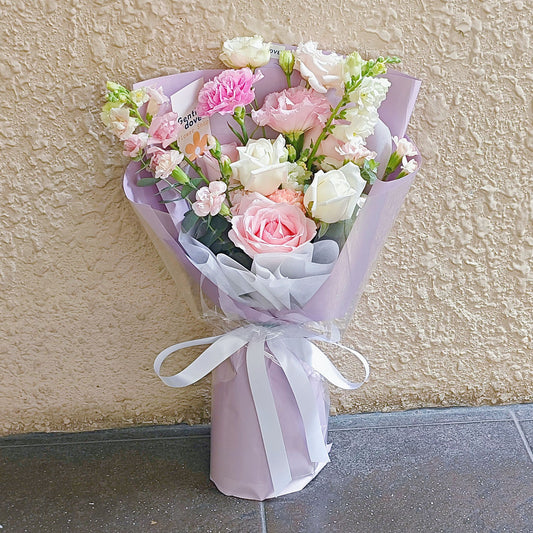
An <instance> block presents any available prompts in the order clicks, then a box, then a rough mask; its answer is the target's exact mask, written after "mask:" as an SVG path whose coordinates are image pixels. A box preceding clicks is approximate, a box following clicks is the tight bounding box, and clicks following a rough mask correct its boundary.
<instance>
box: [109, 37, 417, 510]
mask: <svg viewBox="0 0 533 533" xmlns="http://www.w3.org/2000/svg"><path fill="white" fill-rule="evenodd" d="M220 59H221V60H222V61H223V63H224V64H225V65H226V66H227V67H228V68H227V69H224V70H204V71H196V72H187V73H182V74H176V75H172V76H166V77H163V78H157V79H152V80H147V81H144V82H141V83H138V84H136V85H135V86H134V88H133V90H128V89H126V88H125V87H123V86H121V85H119V84H116V83H112V82H109V83H108V85H107V89H108V93H107V103H106V104H105V105H104V108H103V111H102V120H103V122H104V123H105V124H106V125H107V126H108V127H109V129H110V130H111V131H112V132H113V133H114V134H115V135H116V136H118V138H119V139H120V140H121V141H123V142H124V154H125V155H127V156H128V157H130V158H131V159H132V162H131V163H130V164H129V166H128V167H127V170H126V173H125V177H124V190H125V193H126V196H127V198H128V199H129V200H130V201H131V204H132V206H133V207H134V209H135V211H136V213H137V214H138V216H139V218H140V220H141V222H142V223H143V225H144V227H145V229H146V231H147V232H148V234H149V235H150V237H151V238H152V240H153V242H154V244H155V245H156V247H157V249H158V251H159V253H160V254H161V256H162V258H163V260H164V261H165V263H166V265H167V267H168V268H169V270H170V272H171V273H172V274H173V276H174V278H175V280H176V281H177V282H178V283H180V284H181V285H183V283H184V282H183V277H182V276H181V270H182V268H183V267H184V268H185V270H186V271H187V272H188V274H189V275H190V278H192V279H193V280H194V281H195V282H196V283H197V284H198V285H199V286H200V287H201V289H202V292H203V294H205V295H207V297H208V300H210V302H211V303H212V304H213V305H214V306H215V307H216V309H217V312H218V316H219V317H223V318H224V320H225V323H226V324H229V323H230V321H234V323H236V324H237V325H236V326H235V327H234V328H233V329H231V328H229V326H227V327H226V332H225V333H223V334H221V335H217V336H213V337H209V338H205V339H198V340H192V341H186V342H182V343H179V344H176V345H174V346H171V347H169V348H167V349H166V350H163V351H162V352H161V353H160V354H159V356H158V357H157V358H156V360H155V363H154V368H155V371H156V373H157V374H158V375H159V376H160V377H161V379H162V380H163V381H164V383H166V384H167V385H170V386H173V387H183V386H187V385H189V384H191V383H194V382H195V381H197V380H198V379H200V378H202V377H203V376H205V375H207V374H208V373H210V372H212V373H213V375H212V431H211V441H212V443H211V479H212V480H213V481H214V483H215V484H216V486H217V487H218V488H219V490H221V491H222V492H223V493H225V494H228V495H234V496H239V497H243V498H251V499H257V500H263V499H266V498H271V497H275V496H279V495H281V494H286V493H289V492H294V491H297V490H300V489H301V488H303V487H304V486H305V485H306V484H307V483H308V482H309V481H310V480H311V479H313V477H314V476H316V475H317V473H318V472H319V471H320V469H321V468H322V467H323V466H324V465H325V464H326V463H327V462H328V461H329V457H328V452H329V449H330V445H328V443H327V420H328V411H329V402H328V394H327V388H326V387H325V385H324V382H323V378H326V379H327V380H328V381H329V382H330V383H332V384H334V385H336V386H338V387H341V388H344V389H355V388H357V387H359V386H361V385H362V383H363V382H364V381H366V380H367V378H368V373H369V368H368V363H367V362H366V360H365V359H364V357H363V356H361V355H360V354H359V353H358V352H356V351H355V350H352V349H349V348H346V347H344V346H342V348H343V349H344V350H346V351H348V352H349V353H350V354H351V355H353V356H355V357H357V358H358V359H359V360H360V361H361V363H362V364H363V367H364V370H365V378H364V380H362V381H361V382H358V383H353V382H350V381H348V380H347V379H345V378H344V377H343V376H342V375H341V374H340V373H339V372H338V370H337V369H336V368H335V367H334V365H333V364H332V363H331V362H330V360H329V359H328V358H327V356H326V355H325V354H324V352H323V351H322V350H321V349H320V348H319V347H318V346H317V345H316V344H315V343H314V342H313V341H314V340H320V341H325V342H329V343H334V344H337V343H338V341H339V340H340V336H341V333H342V331H343V328H344V327H345V326H346V324H347V322H348V321H349V319H350V317H351V315H352V311H353V309H354V307H355V304H356V302H357V299H358V298H359V296H360V294H361V293H362V291H363V289H364V285H365V283H366V280H367V279H368V277H369V275H370V270H371V266H372V263H373V262H374V260H375V259H376V257H377V255H378V253H379V250H380V248H381V247H382V245H383V243H384V241H385V239H386V236H387V234H388V232H389V230H390V228H391V227H392V224H393V222H394V220H395V218H396V215H397V213H398V211H399V209H400V207H401V205H402V203H403V200H404V198H405V195H406V194H407V191H408V189H409V187H410V185H411V183H412V181H413V179H414V176H415V174H416V172H417V170H418V168H419V165H420V156H419V154H418V151H417V149H416V148H415V146H414V145H413V144H412V143H411V142H410V141H409V140H408V139H407V138H406V137H405V136H404V135H405V130H406V128H407V123H408V120H409V117H410V115H411V112H412V109H413V106H414V102H415V99H416V95H417V92H418V89H419V85H420V82H419V81H418V80H415V79H413V78H410V77H408V76H405V75H403V74H400V73H398V72H396V71H391V70H389V71H388V67H389V65H392V64H396V63H398V62H399V60H398V59H397V58H395V57H379V58H377V59H375V60H363V59H362V58H361V56H360V55H359V54H358V53H357V52H353V53H351V54H349V55H348V56H341V55H338V54H335V53H326V52H323V51H322V50H319V49H318V48H317V45H316V44H315V43H313V42H307V43H302V44H300V45H299V46H298V47H285V46H281V45H272V44H271V43H265V42H263V39H262V38H261V37H258V36H255V37H241V38H236V39H232V40H230V41H227V42H225V43H224V45H223V50H222V53H221V55H220ZM204 311H206V310H205V309H204ZM198 345H210V346H208V347H207V349H206V350H205V351H204V352H203V353H202V354H201V355H200V356H199V357H198V358H197V359H196V360H195V361H194V362H193V363H192V364H191V365H189V366H188V367H187V368H186V369H184V370H183V371H181V372H179V373H178V374H176V375H174V376H163V375H162V374H161V366H162V364H163V361H164V360H165V359H166V358H167V357H168V356H169V355H171V354H173V353H175V352H176V351H178V350H180V349H183V348H187V347H190V346H198ZM338 346H340V345H338Z"/></svg>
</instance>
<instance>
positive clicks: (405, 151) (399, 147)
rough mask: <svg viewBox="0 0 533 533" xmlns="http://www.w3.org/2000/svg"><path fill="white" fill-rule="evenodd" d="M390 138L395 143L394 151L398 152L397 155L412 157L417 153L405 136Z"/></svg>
mask: <svg viewBox="0 0 533 533" xmlns="http://www.w3.org/2000/svg"><path fill="white" fill-rule="evenodd" d="M392 140H393V141H394V144H395V145H396V153H397V154H398V157H404V156H408V157H412V156H414V155H416V154H417V153H418V152H417V151H416V148H415V145H414V144H413V143H411V142H409V141H408V140H407V139H406V138H405V137H403V138H402V139H398V137H396V136H394V137H393V138H392Z"/></svg>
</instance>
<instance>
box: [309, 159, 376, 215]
mask: <svg viewBox="0 0 533 533" xmlns="http://www.w3.org/2000/svg"><path fill="white" fill-rule="evenodd" d="M365 185H366V181H365V180H364V179H363V178H362V177H361V172H360V170H359V167H358V166H357V165H354V164H353V163H351V162H350V163H346V165H344V166H343V167H341V168H339V169H338V170H330V171H329V172H324V171H322V170H319V171H318V172H317V173H316V174H315V177H314V179H313V182H312V183H311V185H309V187H308V188H307V191H305V195H304V205H305V206H306V208H307V209H308V210H309V211H310V212H311V215H312V217H313V218H316V219H318V220H321V221H322V222H326V223H328V224H333V223H334V222H339V221H340V220H346V219H348V218H350V217H351V216H352V214H353V211H354V209H355V206H356V204H357V200H358V199H359V197H360V196H361V193H362V192H363V190H364V188H365Z"/></svg>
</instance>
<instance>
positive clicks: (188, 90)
mask: <svg viewBox="0 0 533 533" xmlns="http://www.w3.org/2000/svg"><path fill="white" fill-rule="evenodd" d="M203 85H204V79H203V78H200V79H198V80H196V81H193V82H192V83H189V85H186V86H185V87H183V89H180V90H179V91H178V92H175V93H174V94H173V95H171V97H170V102H171V104H172V111H174V113H176V114H177V115H178V122H179V123H180V124H181V125H182V126H183V129H182V130H181V133H180V135H179V137H178V141H177V142H178V146H179V148H180V150H181V151H182V152H183V153H184V154H185V155H186V156H187V157H188V158H189V159H190V160H191V161H194V160H195V159H196V158H197V157H198V156H199V155H202V154H203V152H204V150H205V149H206V147H207V136H208V135H211V126H210V124H209V118H208V117H199V116H198V113H197V112H196V106H197V105H198V92H199V91H200V89H201V88H202V87H203Z"/></svg>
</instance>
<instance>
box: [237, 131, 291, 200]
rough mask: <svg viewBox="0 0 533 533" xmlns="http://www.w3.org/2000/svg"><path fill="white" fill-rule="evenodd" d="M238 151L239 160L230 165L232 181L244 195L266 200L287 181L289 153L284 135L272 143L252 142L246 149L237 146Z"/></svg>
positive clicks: (261, 140) (264, 141)
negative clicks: (243, 189) (266, 197)
mask: <svg viewBox="0 0 533 533" xmlns="http://www.w3.org/2000/svg"><path fill="white" fill-rule="evenodd" d="M237 150H238V152H239V160H238V161H236V162H235V163H232V164H231V170H232V172H233V174H232V178H233V179H236V180H238V181H239V182H240V183H241V184H242V185H243V187H244V188H245V189H246V190H247V191H253V192H258V193H260V194H262V195H263V196H268V195H269V194H272V193H273V192H274V191H275V190H276V189H277V188H278V187H279V186H280V185H281V184H282V183H283V182H285V181H286V180H287V175H288V169H289V163H288V162H287V157H288V151H287V148H285V139H284V138H283V135H280V136H279V137H278V138H277V139H276V140H275V141H270V140H269V139H257V140H255V139H251V140H250V141H248V143H247V144H246V146H238V147H237Z"/></svg>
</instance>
